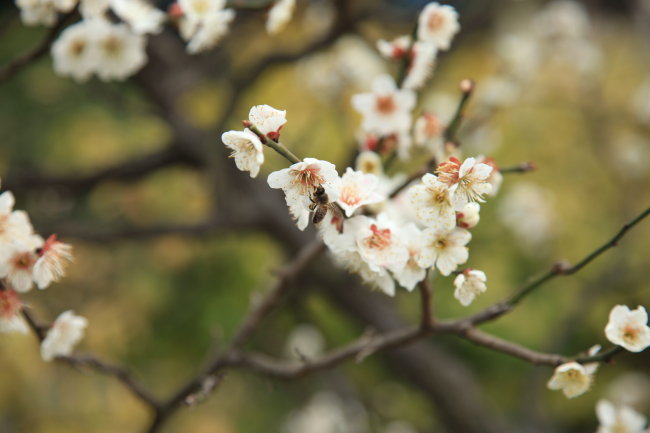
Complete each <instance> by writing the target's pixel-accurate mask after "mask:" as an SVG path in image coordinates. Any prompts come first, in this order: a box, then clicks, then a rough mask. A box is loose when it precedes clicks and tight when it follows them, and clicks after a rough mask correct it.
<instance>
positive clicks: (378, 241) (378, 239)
mask: <svg viewBox="0 0 650 433" xmlns="http://www.w3.org/2000/svg"><path fill="white" fill-rule="evenodd" d="M370 230H371V231H372V235H371V236H368V237H367V238H366V240H365V243H366V246H367V247H368V248H374V249H378V250H383V249H384V248H387V247H388V246H390V243H391V240H390V236H391V233H390V229H379V228H378V227H377V225H376V224H372V225H371V226H370Z"/></svg>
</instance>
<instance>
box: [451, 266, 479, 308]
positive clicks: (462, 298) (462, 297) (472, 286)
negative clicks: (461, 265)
mask: <svg viewBox="0 0 650 433" xmlns="http://www.w3.org/2000/svg"><path fill="white" fill-rule="evenodd" d="M486 281H487V277H486V276H485V272H483V271H477V270H474V269H466V270H465V271H464V272H463V273H461V274H458V276H456V279H454V286H455V287H456V290H454V297H455V298H456V299H458V301H459V302H460V303H461V304H462V305H463V306H465V307H467V306H468V305H469V304H471V303H472V301H474V298H476V296H478V295H480V294H481V293H484V292H485V291H486V290H487V287H486V285H485V282H486Z"/></svg>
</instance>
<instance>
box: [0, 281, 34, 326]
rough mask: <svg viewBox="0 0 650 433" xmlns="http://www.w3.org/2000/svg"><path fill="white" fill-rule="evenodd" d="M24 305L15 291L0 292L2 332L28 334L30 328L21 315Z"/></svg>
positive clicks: (5, 290) (4, 290)
mask: <svg viewBox="0 0 650 433" xmlns="http://www.w3.org/2000/svg"><path fill="white" fill-rule="evenodd" d="M22 310H23V303H22V302H21V300H20V298H19V297H18V294H17V293H16V292H15V291H13V290H8V289H3V290H0V332H2V333H17V334H27V333H28V332H29V327H28V326H27V323H26V322H25V319H24V318H23V316H22V315H21V313H22Z"/></svg>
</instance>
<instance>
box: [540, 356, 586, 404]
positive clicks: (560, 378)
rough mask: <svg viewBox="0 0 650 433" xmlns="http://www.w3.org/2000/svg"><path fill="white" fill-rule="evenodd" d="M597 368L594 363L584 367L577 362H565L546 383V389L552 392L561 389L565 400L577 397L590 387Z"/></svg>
mask: <svg viewBox="0 0 650 433" xmlns="http://www.w3.org/2000/svg"><path fill="white" fill-rule="evenodd" d="M597 368H598V364H596V363H592V364H589V365H588V366H586V365H582V364H579V363H577V362H567V363H565V364H562V365H560V366H558V367H557V368H556V369H555V373H553V377H551V379H550V380H549V381H548V387H549V389H552V390H554V391H557V390H560V389H561V390H562V392H563V393H564V395H565V396H566V397H567V398H574V397H578V396H579V395H582V394H584V393H585V392H587V391H588V390H589V388H590V387H591V383H592V382H593V374H594V373H595V372H596V369H597Z"/></svg>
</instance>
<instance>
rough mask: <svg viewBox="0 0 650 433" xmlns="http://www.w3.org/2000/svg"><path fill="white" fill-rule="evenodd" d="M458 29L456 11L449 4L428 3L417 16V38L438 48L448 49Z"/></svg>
mask: <svg viewBox="0 0 650 433" xmlns="http://www.w3.org/2000/svg"><path fill="white" fill-rule="evenodd" d="M459 30H460V24H458V12H456V10H455V9H454V8H453V7H451V6H447V5H440V4H438V3H429V4H428V5H427V6H426V7H425V8H424V9H423V10H422V12H421V13H420V17H419V18H418V39H419V40H421V41H426V42H431V43H433V44H435V46H437V47H438V49H440V50H447V49H449V45H450V44H451V40H452V39H453V37H454V36H455V35H456V33H458V31H459Z"/></svg>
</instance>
